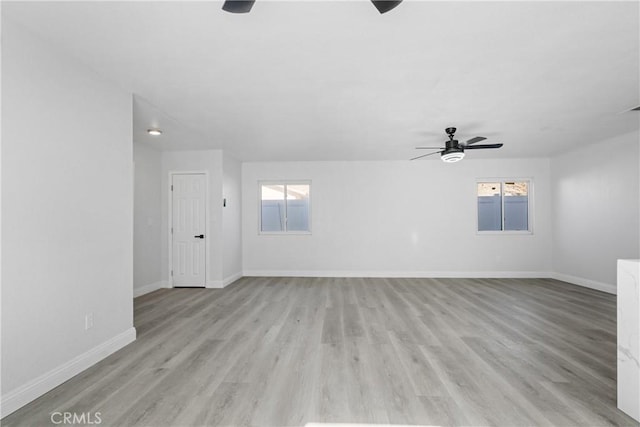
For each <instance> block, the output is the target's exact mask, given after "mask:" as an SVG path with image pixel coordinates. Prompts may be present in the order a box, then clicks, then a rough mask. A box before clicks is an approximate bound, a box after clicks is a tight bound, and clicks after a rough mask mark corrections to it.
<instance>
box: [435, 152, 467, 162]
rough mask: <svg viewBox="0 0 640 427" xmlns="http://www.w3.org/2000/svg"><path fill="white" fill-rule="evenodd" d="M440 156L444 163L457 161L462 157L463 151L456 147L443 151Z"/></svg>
mask: <svg viewBox="0 0 640 427" xmlns="http://www.w3.org/2000/svg"><path fill="white" fill-rule="evenodd" d="M440 158H441V159H442V161H443V162H445V163H455V162H459V161H460V160H462V159H464V151H462V150H460V149H456V148H454V149H450V150H447V151H443V152H442V154H441V155H440Z"/></svg>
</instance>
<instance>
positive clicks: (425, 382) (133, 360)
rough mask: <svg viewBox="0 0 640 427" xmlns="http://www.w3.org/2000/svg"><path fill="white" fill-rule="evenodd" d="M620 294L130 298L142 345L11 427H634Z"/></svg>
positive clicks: (310, 287) (236, 288)
mask: <svg viewBox="0 0 640 427" xmlns="http://www.w3.org/2000/svg"><path fill="white" fill-rule="evenodd" d="M615 301H616V300H615V296H613V295H608V294H605V293H601V292H598V291H594V290H590V289H586V288H581V287H578V286H573V285H569V284H566V283H562V282H558V281H554V280H546V279H358V278H244V279H241V280H239V281H237V282H235V283H234V284H233V285H231V286H229V287H227V288H226V289H221V290H214V289H170V290H169V289H167V290H160V291H156V292H153V293H151V294H148V295H145V296H142V297H140V298H137V299H136V300H135V326H136V328H137V331H138V339H137V340H136V342H134V343H132V344H131V345H129V346H127V347H126V348H124V349H122V350H120V351H119V352H117V353H115V354H113V355H112V356H110V357H109V358H107V359H105V360H104V361H102V362H100V363H99V364H97V365H95V366H93V367H92V368H90V369H88V370H87V371H85V372H83V373H81V374H80V375H78V376H76V377H74V378H73V379H71V380H70V381H68V382H66V383H65V384H63V385H61V386H60V387H58V388H56V389H54V390H52V391H51V392H49V393H47V394H46V395H44V396H42V397H41V398H39V399H38V400H36V401H34V402H32V403H31V404H29V405H27V406H26V407H24V408H22V409H20V410H19V411H17V412H15V413H14V414H12V415H10V416H8V417H6V418H5V419H4V420H2V425H3V426H6V427H9V426H23V425H38V426H40V425H51V422H50V414H51V413H52V412H54V411H60V412H64V411H70V412H76V413H86V412H92V413H95V412H96V411H97V412H100V414H101V420H102V424H101V425H109V426H204V425H207V426H209V425H222V426H244V425H253V426H285V425H296V426H298V425H304V424H305V423H307V422H327V423H330V422H342V423H345V422H349V423H372V424H409V425H415V424H422V425H474V426H476V425H477V426H480V425H482V426H484V425H496V426H521V425H522V426H524V425H540V426H543V425H558V426H596V425H635V426H637V425H638V423H636V422H634V421H633V420H632V419H631V418H629V417H628V416H626V415H625V414H624V413H622V412H621V411H619V410H618V409H617V408H616V335H615V334H616V302H615Z"/></svg>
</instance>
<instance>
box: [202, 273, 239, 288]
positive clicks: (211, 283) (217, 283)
mask: <svg viewBox="0 0 640 427" xmlns="http://www.w3.org/2000/svg"><path fill="white" fill-rule="evenodd" d="M241 277H242V273H235V274H232V275H231V276H227V277H225V278H224V279H222V280H207V288H210V289H222V288H224V287H225V286H227V285H230V284H232V283H233V282H235V281H236V280H238V279H239V278H241Z"/></svg>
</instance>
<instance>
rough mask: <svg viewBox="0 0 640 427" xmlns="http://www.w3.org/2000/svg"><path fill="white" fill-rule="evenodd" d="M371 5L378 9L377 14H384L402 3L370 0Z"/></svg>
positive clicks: (399, 0)
mask: <svg viewBox="0 0 640 427" xmlns="http://www.w3.org/2000/svg"><path fill="white" fill-rule="evenodd" d="M371 3H373V5H374V6H375V7H376V9H378V12H380V13H386V12H389V11H390V10H391V9H393V8H394V7H396V6H397V5H399V4H400V3H402V0H371Z"/></svg>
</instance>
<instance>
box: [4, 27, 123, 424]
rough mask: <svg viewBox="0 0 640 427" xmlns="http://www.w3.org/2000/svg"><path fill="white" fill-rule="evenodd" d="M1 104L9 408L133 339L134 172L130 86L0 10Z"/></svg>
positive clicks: (6, 399)
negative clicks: (89, 318) (89, 321)
mask: <svg viewBox="0 0 640 427" xmlns="http://www.w3.org/2000/svg"><path fill="white" fill-rule="evenodd" d="M2 107H3V108H2V207H3V212H2V247H3V251H2V256H3V259H2V263H3V269H2V415H6V414H8V413H10V412H12V411H13V410H15V409H17V408H18V407H20V406H22V405H24V404H26V403H27V402H28V401H30V400H32V399H34V398H35V397H37V396H38V395H40V394H42V393H44V392H46V391H48V390H50V389H51V388H53V387H55V386H56V385H58V384H60V383H61V382H63V381H65V380H67V379H68V378H70V377H71V376H73V375H74V374H76V373H78V372H79V371H81V370H83V369H85V368H86V367H88V366H90V365H91V364H93V363H95V362H96V361H97V360H99V359H101V358H103V357H105V356H106V355H108V354H109V353H111V352H113V351H115V350H117V349H118V348H120V347H122V346H123V345H126V344H127V343H129V342H131V341H132V340H133V339H135V329H134V328H133V307H132V302H133V298H132V288H133V284H132V275H133V267H132V258H133V256H132V246H133V245H132V233H133V232H132V227H133V194H132V178H133V177H132V174H133V171H132V141H131V96H130V95H129V94H127V93H124V92H122V91H120V90H119V89H118V88H117V87H114V86H113V85H111V84H110V83H109V82H107V81H105V80H103V79H101V78H100V77H98V75H97V74H95V73H93V72H92V71H91V70H89V69H87V68H85V67H84V66H83V65H81V64H79V63H77V62H75V61H74V60H73V59H72V58H71V57H68V56H66V54H65V53H64V52H61V51H59V50H58V49H57V48H55V47H54V46H51V45H49V44H48V43H47V42H46V41H44V40H41V39H39V38H37V37H35V36H32V35H31V34H29V33H28V32H26V31H25V30H23V29H22V28H20V27H18V26H17V25H14V24H12V23H11V22H8V21H7V20H6V19H5V18H4V17H3V21H2ZM88 313H93V320H94V326H93V328H91V329H89V330H87V331H85V315H86V314H88Z"/></svg>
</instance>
